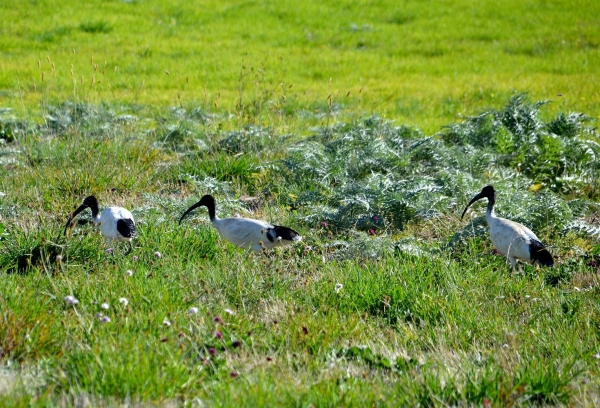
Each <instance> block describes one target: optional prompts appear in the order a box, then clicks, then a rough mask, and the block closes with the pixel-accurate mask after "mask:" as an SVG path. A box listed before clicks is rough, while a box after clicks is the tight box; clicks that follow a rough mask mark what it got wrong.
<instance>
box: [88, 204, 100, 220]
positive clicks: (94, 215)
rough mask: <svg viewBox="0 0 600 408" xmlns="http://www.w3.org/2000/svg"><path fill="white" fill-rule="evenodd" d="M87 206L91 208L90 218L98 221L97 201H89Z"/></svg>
mask: <svg viewBox="0 0 600 408" xmlns="http://www.w3.org/2000/svg"><path fill="white" fill-rule="evenodd" d="M88 207H90V210H92V218H93V219H94V221H96V222H100V208H98V203H97V202H96V203H91V204H89V205H88Z"/></svg>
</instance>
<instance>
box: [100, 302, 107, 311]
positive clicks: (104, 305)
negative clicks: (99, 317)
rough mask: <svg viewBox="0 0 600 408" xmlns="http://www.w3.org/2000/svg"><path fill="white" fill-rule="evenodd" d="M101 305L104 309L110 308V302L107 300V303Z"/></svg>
mask: <svg viewBox="0 0 600 408" xmlns="http://www.w3.org/2000/svg"><path fill="white" fill-rule="evenodd" d="M100 307H101V308H102V309H104V310H108V308H109V306H108V303H106V302H105V303H102V304H101V305H100Z"/></svg>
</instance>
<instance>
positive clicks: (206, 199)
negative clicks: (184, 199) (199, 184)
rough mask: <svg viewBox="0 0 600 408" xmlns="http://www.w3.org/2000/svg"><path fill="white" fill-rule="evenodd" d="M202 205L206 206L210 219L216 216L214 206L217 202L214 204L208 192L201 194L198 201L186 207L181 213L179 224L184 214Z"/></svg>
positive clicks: (212, 219)
mask: <svg viewBox="0 0 600 408" xmlns="http://www.w3.org/2000/svg"><path fill="white" fill-rule="evenodd" d="M202 206H205V207H206V208H208V216H209V218H210V220H211V221H214V220H215V218H216V209H215V208H216V206H217V204H216V202H215V198H214V197H213V196H211V195H210V194H206V195H204V196H202V198H201V199H200V201H198V202H197V203H196V204H194V205H192V206H191V207H190V208H188V209H187V211H186V212H184V213H183V215H182V216H181V218H180V219H179V224H181V221H182V220H183V218H184V217H185V216H186V215H188V214H189V213H190V212H192V211H194V210H195V209H196V208H198V207H202Z"/></svg>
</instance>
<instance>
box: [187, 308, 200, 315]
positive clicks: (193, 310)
mask: <svg viewBox="0 0 600 408" xmlns="http://www.w3.org/2000/svg"><path fill="white" fill-rule="evenodd" d="M188 313H189V314H191V315H195V314H196V313H198V308H197V307H190V310H188Z"/></svg>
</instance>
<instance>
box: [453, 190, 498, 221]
mask: <svg viewBox="0 0 600 408" xmlns="http://www.w3.org/2000/svg"><path fill="white" fill-rule="evenodd" d="M482 198H487V199H488V201H489V202H490V203H491V204H492V205H494V203H495V202H496V190H494V187H493V186H485V187H484V188H483V189H481V192H480V193H479V194H477V195H476V196H475V197H473V199H472V200H471V201H469V204H467V207H466V208H465V210H464V211H463V213H462V216H461V217H460V219H461V220H462V219H463V217H464V216H465V213H466V212H467V210H468V209H469V207H470V206H471V204H473V203H474V202H475V201H478V200H481V199H482Z"/></svg>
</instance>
